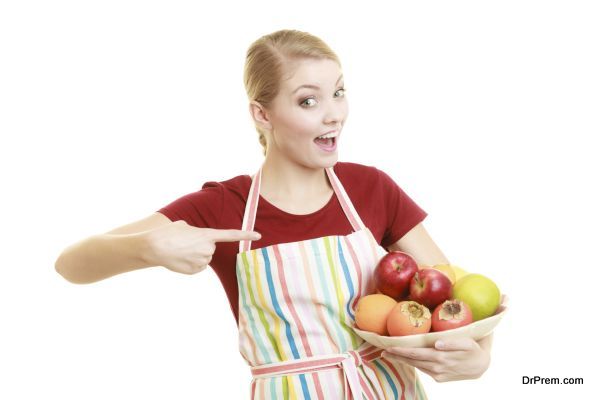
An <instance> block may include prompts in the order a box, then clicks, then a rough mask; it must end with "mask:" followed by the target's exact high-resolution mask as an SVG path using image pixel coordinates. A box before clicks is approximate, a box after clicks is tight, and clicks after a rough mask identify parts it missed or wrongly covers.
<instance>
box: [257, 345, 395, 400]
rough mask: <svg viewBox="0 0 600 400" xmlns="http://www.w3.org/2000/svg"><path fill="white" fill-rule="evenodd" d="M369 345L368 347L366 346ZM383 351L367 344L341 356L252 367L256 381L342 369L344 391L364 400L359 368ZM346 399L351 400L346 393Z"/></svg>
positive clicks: (332, 355) (334, 355)
mask: <svg viewBox="0 0 600 400" xmlns="http://www.w3.org/2000/svg"><path fill="white" fill-rule="evenodd" d="M364 345H367V346H364ZM382 351H383V350H382V349H380V348H377V347H375V346H372V345H368V344H367V343H366V342H365V343H364V344H363V346H361V347H359V348H358V349H356V350H350V351H347V352H344V353H339V354H330V355H323V356H314V357H304V358H299V359H293V360H287V361H280V362H276V363H271V364H264V365H257V366H254V367H251V372H252V376H253V378H254V379H258V378H270V377H275V376H281V375H292V374H304V373H310V372H318V371H324V370H330V369H340V368H341V369H342V370H343V372H344V378H345V383H344V391H346V387H347V386H350V392H351V393H352V397H350V398H353V399H362V393H363V391H362V389H361V385H360V378H359V376H358V370H357V369H356V368H357V367H359V366H361V365H362V364H363V363H365V362H370V361H372V360H374V359H376V358H379V357H381V353H382ZM346 398H349V397H348V396H347V393H346Z"/></svg>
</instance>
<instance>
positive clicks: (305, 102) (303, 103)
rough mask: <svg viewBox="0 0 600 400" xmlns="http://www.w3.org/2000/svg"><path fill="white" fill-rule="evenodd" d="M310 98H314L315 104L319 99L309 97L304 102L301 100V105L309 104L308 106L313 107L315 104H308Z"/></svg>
mask: <svg viewBox="0 0 600 400" xmlns="http://www.w3.org/2000/svg"><path fill="white" fill-rule="evenodd" d="M309 100H312V101H313V102H315V104H316V102H317V101H316V100H315V99H314V98H312V97H309V98H308V99H306V100H304V101H303V102H301V103H300V105H301V106H304V105H307V106H309V107H312V106H313V105H314V104H308V103H307V102H308V101H309Z"/></svg>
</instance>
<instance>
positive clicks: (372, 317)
mask: <svg viewBox="0 0 600 400" xmlns="http://www.w3.org/2000/svg"><path fill="white" fill-rule="evenodd" d="M396 304H397V302H396V300H394V299H393V298H391V297H390V296H386V295H385V294H380V293H376V294H369V295H367V296H363V297H361V298H360V299H359V300H358V304H357V305H356V326H358V329H361V330H363V331H369V332H374V333H377V334H378V335H385V336H387V334H388V332H387V317H388V315H389V313H390V311H392V309H393V308H394V307H395V306H396Z"/></svg>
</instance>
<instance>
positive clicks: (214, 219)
mask: <svg viewBox="0 0 600 400" xmlns="http://www.w3.org/2000/svg"><path fill="white" fill-rule="evenodd" d="M222 211H223V187H222V185H221V184H220V183H218V182H207V183H205V184H204V185H203V186H202V189H201V190H198V191H197V192H193V193H189V194H186V195H185V196H182V197H180V198H178V199H177V200H175V201H173V202H171V203H169V204H167V205H166V206H164V207H162V208H161V209H159V210H157V212H159V213H161V214H163V215H165V216H166V217H167V218H169V219H170V220H171V221H179V220H183V221H185V222H186V223H188V224H189V225H192V226H196V227H198V228H217V225H218V222H219V220H220V218H221V213H222Z"/></svg>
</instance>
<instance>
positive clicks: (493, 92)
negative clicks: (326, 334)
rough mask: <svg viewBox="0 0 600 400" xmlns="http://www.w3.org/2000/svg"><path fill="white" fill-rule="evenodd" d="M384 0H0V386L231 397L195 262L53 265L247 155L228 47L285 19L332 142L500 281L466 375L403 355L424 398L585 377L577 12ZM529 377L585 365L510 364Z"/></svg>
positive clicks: (247, 166)
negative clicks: (320, 87) (418, 364)
mask: <svg viewBox="0 0 600 400" xmlns="http://www.w3.org/2000/svg"><path fill="white" fill-rule="evenodd" d="M417 3H418V4H417ZM391 4H392V2H389V3H384V2H380V1H369V2H366V4H358V3H357V5H349V4H348V3H347V2H323V4H320V3H319V2H315V1H309V0H306V1H302V2H281V1H277V2H265V1H253V2H239V3H232V2H227V1H220V2H213V3H211V4H210V5H208V3H205V4H203V5H200V2H192V1H188V2H182V1H169V2H166V1H165V2H158V1H123V0H119V1H102V2H81V1H53V2H42V1H38V2H34V1H18V2H17V1H6V2H3V3H2V5H1V6H0V57H1V62H0V131H1V134H2V136H1V137H2V145H1V150H0V156H1V157H0V163H1V165H0V167H1V169H0V171H1V172H0V173H1V175H2V180H1V185H2V197H1V200H0V201H1V207H2V211H3V215H2V223H1V224H0V229H1V235H2V236H1V248H2V254H3V255H4V259H3V263H2V266H1V267H0V268H1V270H0V271H1V272H0V273H1V275H0V318H1V320H0V398H2V399H32V398H39V399H41V398H47V399H51V398H52V399H57V398H61V399H87V400H93V399H148V400H149V399H182V400H183V399H205V398H223V399H244V398H248V395H249V383H250V373H249V370H248V369H247V366H246V365H245V363H244V361H243V359H242V357H241V356H240V354H239V352H238V348H237V331H236V326H235V321H234V319H233V316H232V315H231V311H230V309H229V305H228V302H227V300H226V297H225V293H224V291H223V289H222V287H221V286H220V283H219V281H218V279H217V278H216V275H215V274H214V273H213V272H212V271H211V270H206V271H205V272H203V273H200V274H197V275H194V276H187V275H180V274H176V273H172V272H170V271H167V270H166V269H164V268H161V267H157V268H149V269H145V270H141V271H135V272H131V273H128V274H123V275H119V276H116V277H113V278H111V279H108V280H105V281H101V282H98V283H95V284H91V285H74V284H71V283H69V282H67V281H66V280H64V279H63V278H62V277H61V276H60V275H58V274H57V273H56V272H55V270H54V261H55V260H56V258H57V257H58V255H59V254H60V253H61V252H62V251H63V249H64V248H66V247H67V246H68V245H70V244H72V243H74V242H76V241H78V240H81V239H84V238H86V237H88V236H90V235H92V234H97V233H102V232H106V231H108V230H110V229H112V228H115V227H117V226H120V225H123V224H126V223H128V222H132V221H135V220H137V219H140V218H143V217H145V216H147V215H149V214H151V213H152V212H154V211H156V210H158V209H159V208H160V207H162V206H164V205H166V204H168V203H170V202H171V201H173V200H175V199H176V198H178V197H180V196H182V195H184V194H187V193H190V192H193V191H196V190H199V189H200V187H201V186H202V184H203V183H204V182H206V181H209V180H216V181H218V180H225V179H229V178H231V177H233V176H236V175H240V174H252V173H254V172H255V171H256V169H257V168H258V167H259V165H260V163H261V160H262V153H261V148H260V146H259V144H258V140H257V137H256V132H255V131H254V127H253V125H252V123H251V120H250V116H249V114H248V111H247V98H246V97H245V92H244V87H243V83H242V71H243V64H244V57H245V51H246V49H247V48H248V46H249V45H250V44H251V42H252V41H254V40H255V39H257V38H258V37H259V36H261V35H264V34H267V33H270V32H273V31H275V30H278V29H283V28H293V29H299V30H304V31H308V32H311V33H313V34H315V35H317V36H319V37H321V38H322V39H323V40H325V41H326V42H327V43H328V44H329V45H330V46H331V47H332V48H333V49H334V51H336V52H337V54H338V55H339V57H340V58H341V61H342V65H343V71H344V75H345V82H346V88H347V90H348V91H347V95H348V100H349V104H350V117H349V119H348V122H347V124H346V127H345V129H344V137H343V139H342V141H341V142H340V145H341V148H340V160H341V161H352V162H358V163H363V164H367V165H373V166H376V167H378V168H380V169H382V170H384V171H385V172H387V173H388V174H390V175H391V176H392V177H393V178H394V179H395V180H396V182H397V183H398V184H399V185H400V186H401V187H402V188H403V189H404V190H405V191H406V192H407V193H408V194H409V195H410V196H411V197H412V198H413V199H414V200H415V201H416V202H417V203H418V204H419V205H421V207H423V208H424V209H425V210H426V211H428V213H429V216H428V218H427V219H426V222H425V225H426V227H427V229H428V230H429V232H430V234H431V235H432V237H433V238H434V240H436V242H437V243H438V244H439V246H440V247H441V248H442V250H443V251H444V252H445V253H446V254H447V256H448V257H449V258H450V260H451V261H452V262H454V263H455V264H458V265H461V266H462V267H463V268H465V269H467V270H470V271H477V272H480V273H483V274H486V275H488V276H489V277H491V278H492V279H494V280H495V281H496V282H497V283H498V285H499V286H500V287H501V289H502V291H503V292H505V293H507V294H509V296H510V299H511V304H510V306H511V308H510V310H509V313H508V314H507V315H506V317H505V318H504V319H503V321H502V322H501V324H500V325H499V326H498V328H497V330H496V333H495V339H494V348H493V353H492V357H493V360H492V364H491V366H490V368H489V369H488V371H487V372H486V374H485V375H484V376H483V377H482V378H481V379H479V380H475V381H462V382H451V383H436V382H435V381H434V380H432V379H431V378H429V377H428V376H426V375H423V382H424V385H425V387H426V390H427V392H428V393H429V397H430V398H431V399H442V398H448V399H457V398H460V399H463V400H464V399H481V398H486V399H504V398H506V397H509V396H518V398H525V396H531V397H534V398H546V399H562V398H564V397H567V396H568V397H573V398H585V399H590V398H593V397H594V394H595V395H596V396H597V394H598V392H599V390H598V384H597V383H596V382H594V381H593V380H594V379H595V377H596V376H595V375H596V373H597V364H598V344H597V334H595V332H597V331H595V330H594V329H593V328H592V324H595V320H596V319H597V316H598V309H597V302H598V280H599V279H600V274H599V273H598V270H599V268H600V265H599V264H600V262H599V259H598V255H597V254H598V250H597V249H598V244H597V239H598V225H599V223H600V218H599V217H600V213H599V211H598V203H600V195H599V194H598V173H597V171H598V170H599V167H600V163H599V162H598V158H597V157H598V149H599V147H598V144H597V143H596V142H593V139H594V137H595V136H598V134H599V133H600V121H599V110H600V97H599V93H600V79H599V76H600V74H599V73H598V71H600V59H599V51H598V50H599V48H600V46H599V45H600V43H599V42H600V41H599V39H598V38H600V25H599V24H598V20H599V18H600V14H599V12H598V8H597V7H596V6H594V5H593V2H591V1H590V2H583V1H562V2H558V1H539V2H533V1H524V0H520V1H503V2H482V1H470V2H466V1H456V2H448V1H440V2H435V1H428V2H411V4H403V3H402V4H399V5H394V6H392V5H391ZM595 303H596V304H595ZM535 375H538V376H541V377H558V378H565V377H581V378H583V379H584V384H583V385H579V386H566V385H554V386H549V385H540V384H538V385H523V384H522V377H523V376H535ZM596 398H597V397H596Z"/></svg>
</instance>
